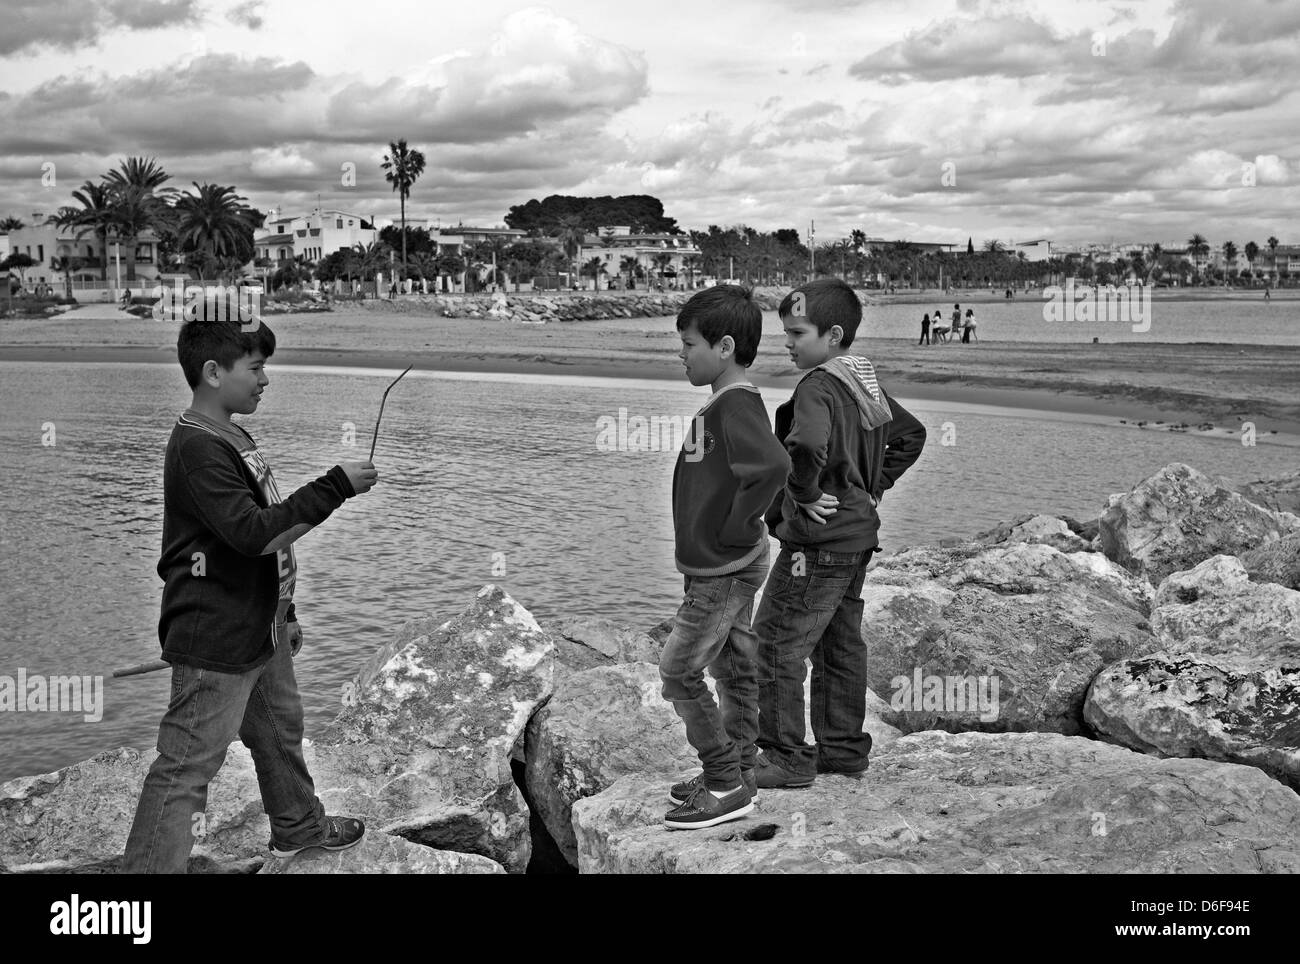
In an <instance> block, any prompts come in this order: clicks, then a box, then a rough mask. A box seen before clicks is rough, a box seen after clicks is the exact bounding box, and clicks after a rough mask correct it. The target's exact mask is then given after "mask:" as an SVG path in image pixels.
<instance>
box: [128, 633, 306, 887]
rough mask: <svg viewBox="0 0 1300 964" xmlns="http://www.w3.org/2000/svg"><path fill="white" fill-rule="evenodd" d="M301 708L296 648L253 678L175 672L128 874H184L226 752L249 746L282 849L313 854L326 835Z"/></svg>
mask: <svg viewBox="0 0 1300 964" xmlns="http://www.w3.org/2000/svg"><path fill="white" fill-rule="evenodd" d="M302 732H303V723H302V699H301V698H300V697H299V696H298V681H297V680H296V679H295V678H294V675H293V658H292V656H291V655H290V653H289V647H288V646H287V645H284V644H283V643H282V644H280V645H278V646H276V648H275V655H274V656H272V657H271V659H270V660H268V661H267V662H266V663H264V664H262V665H261V666H259V667H258V668H257V669H253V670H250V671H248V672H247V673H218V672H216V671H215V670H210V669H196V668H195V667H193V666H182V665H181V664H179V663H174V664H172V692H171V700H170V702H169V703H168V706H167V712H166V713H165V714H164V715H163V718H162V724H161V725H160V726H159V728H158V758H157V759H156V760H155V761H154V763H153V766H151V767H150V768H149V773H148V775H147V776H146V777H145V780H144V789H143V790H142V791H141V793H140V802H139V804H138V805H137V807H136V811H135V821H134V822H133V823H132V824H131V833H130V836H128V837H127V841H126V853H125V855H124V857H123V860H122V868H121V872H122V873H128V874H130V873H144V874H168V873H173V874H183V873H185V867H186V863H187V861H188V859H189V855H190V851H191V850H192V849H193V847H194V840H195V833H196V832H201V831H200V828H202V826H203V825H204V824H203V822H202V821H201V820H200V818H198V814H201V813H203V811H204V809H205V808H206V806H207V802H208V784H209V783H210V782H211V780H212V778H213V777H215V776H216V775H217V771H218V770H220V769H221V764H222V763H223V762H224V761H225V759H226V749H227V748H228V747H229V746H230V744H231V742H232V741H233V740H234V738H235V737H236V736H238V737H239V738H240V739H241V740H243V742H244V745H245V746H247V747H248V750H249V752H250V753H251V754H252V757H253V764H254V766H255V767H256V769H257V783H258V786H259V787H260V788H261V791H262V806H263V807H265V809H266V813H267V816H268V817H270V819H271V836H272V839H273V840H274V841H275V843H276V844H278V845H281V846H286V847H289V848H293V847H305V846H308V845H310V844H314V843H317V842H319V841H320V840H323V839H324V838H325V835H326V826H325V808H324V807H323V806H322V805H321V802H320V800H318V799H317V797H316V789H315V787H314V785H313V784H312V780H311V775H310V774H309V773H308V772H307V761H306V760H304V759H303V754H302Z"/></svg>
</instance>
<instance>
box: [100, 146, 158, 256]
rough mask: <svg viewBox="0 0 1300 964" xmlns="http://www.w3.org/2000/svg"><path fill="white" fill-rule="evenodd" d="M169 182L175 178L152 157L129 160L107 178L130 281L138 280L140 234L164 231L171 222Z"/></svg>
mask: <svg viewBox="0 0 1300 964" xmlns="http://www.w3.org/2000/svg"><path fill="white" fill-rule="evenodd" d="M169 180H171V175H170V174H168V173H167V172H166V171H164V170H163V169H162V166H161V165H159V163H158V162H157V161H156V160H155V159H154V158H152V157H128V158H125V159H124V160H122V162H121V163H120V164H118V166H117V168H116V169H115V170H112V171H109V172H108V173H107V174H105V175H104V185H105V187H107V188H108V190H109V193H110V195H111V196H112V199H113V200H112V207H113V223H114V226H115V227H116V228H117V235H118V237H119V238H120V239H121V241H122V243H123V244H124V245H125V247H126V278H127V280H128V281H133V280H135V249H136V245H137V243H138V242H139V237H140V235H141V234H143V233H144V232H145V231H151V230H160V229H162V228H163V227H164V226H165V225H166V224H167V222H168V220H169V215H170V211H169V209H168V202H169V201H170V200H171V195H172V192H171V191H169V190H160V189H161V188H162V185H163V184H164V183H166V182H167V181H169ZM105 255H106V256H107V252H105Z"/></svg>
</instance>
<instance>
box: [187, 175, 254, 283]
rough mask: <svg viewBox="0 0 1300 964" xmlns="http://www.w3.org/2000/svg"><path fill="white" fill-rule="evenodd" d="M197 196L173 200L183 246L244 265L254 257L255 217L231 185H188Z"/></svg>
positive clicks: (188, 195)
mask: <svg viewBox="0 0 1300 964" xmlns="http://www.w3.org/2000/svg"><path fill="white" fill-rule="evenodd" d="M191 183H192V184H193V185H194V187H195V188H197V189H198V192H199V193H198V194H197V195H194V194H188V193H186V194H182V195H180V197H178V198H177V199H176V204H175V206H174V208H173V210H174V212H175V216H176V217H175V223H176V234H177V237H178V239H179V241H180V244H181V246H182V247H188V248H196V249H203V250H205V251H207V252H208V253H209V254H211V255H212V257H213V258H222V257H225V258H233V259H238V262H239V264H241V265H243V264H246V263H247V262H248V261H250V260H251V259H252V257H253V230H254V228H255V226H256V224H255V222H256V220H257V215H256V214H255V213H254V211H253V209H252V208H250V207H249V206H248V205H247V204H245V203H244V202H245V201H247V200H248V199H247V198H245V197H242V196H241V195H238V194H236V193H235V188H234V186H233V185H232V186H230V187H222V186H221V185H218V184H206V183H205V184H199V183H198V182H197V181H192V182H191Z"/></svg>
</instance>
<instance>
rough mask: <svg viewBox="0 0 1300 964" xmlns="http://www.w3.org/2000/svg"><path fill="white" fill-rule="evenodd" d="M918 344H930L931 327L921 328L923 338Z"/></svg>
mask: <svg viewBox="0 0 1300 964" xmlns="http://www.w3.org/2000/svg"><path fill="white" fill-rule="evenodd" d="M917 344H918V345H928V344H930V329H929V328H922V329H921V340H920V341H918V342H917Z"/></svg>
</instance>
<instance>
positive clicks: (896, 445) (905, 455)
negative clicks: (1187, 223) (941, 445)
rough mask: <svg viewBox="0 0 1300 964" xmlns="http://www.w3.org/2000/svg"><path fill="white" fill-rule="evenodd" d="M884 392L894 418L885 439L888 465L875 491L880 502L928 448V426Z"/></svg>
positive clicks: (881, 472)
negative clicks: (926, 429)
mask: <svg viewBox="0 0 1300 964" xmlns="http://www.w3.org/2000/svg"><path fill="white" fill-rule="evenodd" d="M881 392H882V394H884V395H885V397H886V398H887V399H889V409H890V411H891V412H893V415H894V418H893V421H891V422H890V423H889V436H888V438H887V439H886V441H885V458H884V465H883V466H882V467H881V470H880V484H879V485H878V486H877V488H878V490H879V491H877V492H873V493H872V495H873V496H875V498H876V501H880V496H881V495H882V494H883V493H884V491H885V489H891V488H893V487H894V483H895V482H897V481H898V478H899V476H901V475H902V474H903V473H904V472H906V471H907V470H908V469H909V468H911V467H912V463H913V462H915V461H916V460H917V459H918V458H920V457H921V449H923V448H924V447H925V426H924V425H922V424H921V423H920V422H919V421H917V419H916V416H914V415H913V414H912V413H911V412H909V411H908V410H907V409H905V408H903V406H902V405H899V404H898V402H896V401H894V399H893V397H892V396H890V395H889V394H887V393H885V392H884V390H883V389H882V390H881Z"/></svg>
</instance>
